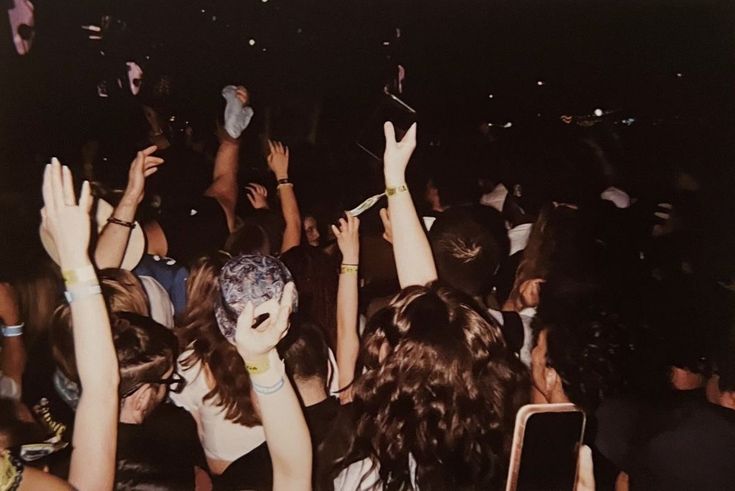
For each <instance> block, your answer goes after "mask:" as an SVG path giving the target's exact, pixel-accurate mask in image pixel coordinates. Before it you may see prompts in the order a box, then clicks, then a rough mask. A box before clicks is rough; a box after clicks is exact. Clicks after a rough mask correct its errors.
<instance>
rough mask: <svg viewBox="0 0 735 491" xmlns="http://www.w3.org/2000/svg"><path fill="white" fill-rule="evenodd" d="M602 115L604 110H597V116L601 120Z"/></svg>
mask: <svg viewBox="0 0 735 491" xmlns="http://www.w3.org/2000/svg"><path fill="white" fill-rule="evenodd" d="M602 114H603V113H602V109H595V116H597V117H598V118H599V117H600V116H602Z"/></svg>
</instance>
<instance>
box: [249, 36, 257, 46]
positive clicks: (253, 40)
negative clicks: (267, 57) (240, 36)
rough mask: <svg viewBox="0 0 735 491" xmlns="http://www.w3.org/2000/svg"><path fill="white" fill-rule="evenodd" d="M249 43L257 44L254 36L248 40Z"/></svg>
mask: <svg viewBox="0 0 735 491" xmlns="http://www.w3.org/2000/svg"><path fill="white" fill-rule="evenodd" d="M248 44H249V45H250V46H255V39H253V38H250V39H249V40H248Z"/></svg>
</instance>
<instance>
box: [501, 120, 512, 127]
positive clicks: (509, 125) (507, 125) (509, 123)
mask: <svg viewBox="0 0 735 491" xmlns="http://www.w3.org/2000/svg"><path fill="white" fill-rule="evenodd" d="M511 126H513V123H511V122H510V121H508V122H507V123H505V124H504V125H503V128H510V127H511Z"/></svg>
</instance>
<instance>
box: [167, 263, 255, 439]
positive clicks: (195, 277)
mask: <svg viewBox="0 0 735 491" xmlns="http://www.w3.org/2000/svg"><path fill="white" fill-rule="evenodd" d="M229 259H230V256H229V255H228V254H225V253H217V254H215V255H211V256H206V257H202V258H200V259H198V260H196V261H195V262H194V264H193V265H192V267H191V270H190V272H189V278H188V279H187V283H186V298H187V302H186V304H187V305H186V312H185V313H184V315H183V317H182V319H181V322H180V323H179V325H180V326H181V327H180V328H179V329H178V335H179V341H180V344H181V349H182V351H185V350H189V353H190V354H189V355H188V356H186V357H185V358H183V360H181V365H182V368H183V369H184V370H189V369H192V368H193V367H194V366H196V365H197V364H198V363H201V364H202V365H206V366H207V368H208V369H209V371H210V372H211V374H212V377H213V378H214V382H215V385H214V388H213V389H212V390H210V391H209V393H207V395H205V396H204V401H208V400H212V401H214V402H215V403H216V404H217V405H218V406H221V407H222V408H223V411H224V414H225V419H228V420H230V421H232V422H234V423H239V424H242V425H245V426H256V425H259V424H260V416H259V415H258V413H257V412H256V410H255V407H254V405H253V399H252V397H251V393H250V389H251V388H252V385H251V383H250V376H249V375H248V373H247V371H246V370H245V364H244V363H243V362H242V358H241V357H240V354H239V353H238V352H237V348H235V346H234V345H233V344H232V343H230V342H229V341H227V339H226V338H225V337H224V336H223V335H222V332H221V331H220V329H219V327H218V326H217V320H216V319H215V316H214V305H215V303H216V302H217V298H218V297H219V295H220V289H219V282H218V281H217V276H218V275H219V272H220V269H222V266H224V264H225V263H226V262H227V260H229Z"/></svg>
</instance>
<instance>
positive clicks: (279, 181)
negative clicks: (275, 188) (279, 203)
mask: <svg viewBox="0 0 735 491" xmlns="http://www.w3.org/2000/svg"><path fill="white" fill-rule="evenodd" d="M281 184H291V180H290V179H289V178H288V177H286V178H284V179H278V185H279V186H280V185H281Z"/></svg>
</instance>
